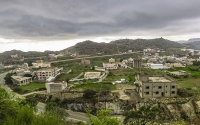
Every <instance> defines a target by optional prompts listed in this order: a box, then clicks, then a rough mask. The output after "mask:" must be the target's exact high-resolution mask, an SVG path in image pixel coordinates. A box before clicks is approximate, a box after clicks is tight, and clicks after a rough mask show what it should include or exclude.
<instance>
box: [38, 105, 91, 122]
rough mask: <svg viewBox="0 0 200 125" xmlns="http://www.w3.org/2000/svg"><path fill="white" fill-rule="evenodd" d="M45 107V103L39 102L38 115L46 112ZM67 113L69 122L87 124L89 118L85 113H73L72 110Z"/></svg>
mask: <svg viewBox="0 0 200 125" xmlns="http://www.w3.org/2000/svg"><path fill="white" fill-rule="evenodd" d="M45 106H46V104H45V103H41V102H39V103H38V105H37V108H38V113H40V112H44V111H45ZM66 111H67V113H68V114H69V117H67V119H69V120H73V121H83V122H87V121H88V118H87V116H86V114H85V113H81V112H74V111H71V110H66Z"/></svg>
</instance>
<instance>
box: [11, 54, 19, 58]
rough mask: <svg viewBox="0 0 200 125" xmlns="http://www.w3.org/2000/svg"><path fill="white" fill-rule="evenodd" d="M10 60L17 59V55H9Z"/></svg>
mask: <svg viewBox="0 0 200 125" xmlns="http://www.w3.org/2000/svg"><path fill="white" fill-rule="evenodd" d="M10 57H11V58H18V55H17V54H15V55H10Z"/></svg>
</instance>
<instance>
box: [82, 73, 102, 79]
mask: <svg viewBox="0 0 200 125" xmlns="http://www.w3.org/2000/svg"><path fill="white" fill-rule="evenodd" d="M100 76H101V72H85V75H84V78H100Z"/></svg>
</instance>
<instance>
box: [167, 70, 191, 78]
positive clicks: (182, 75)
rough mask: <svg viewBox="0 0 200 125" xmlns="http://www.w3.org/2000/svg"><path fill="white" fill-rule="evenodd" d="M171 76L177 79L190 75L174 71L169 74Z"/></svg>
mask: <svg viewBox="0 0 200 125" xmlns="http://www.w3.org/2000/svg"><path fill="white" fill-rule="evenodd" d="M169 74H170V75H172V76H175V77H188V76H189V74H188V73H187V72H186V71H182V70H180V71H174V72H169Z"/></svg>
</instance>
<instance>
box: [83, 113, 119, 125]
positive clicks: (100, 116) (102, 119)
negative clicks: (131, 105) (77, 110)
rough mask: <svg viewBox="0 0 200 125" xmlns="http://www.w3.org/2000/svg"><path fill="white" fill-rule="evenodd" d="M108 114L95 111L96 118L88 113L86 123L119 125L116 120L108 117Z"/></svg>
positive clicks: (91, 124)
mask: <svg viewBox="0 0 200 125" xmlns="http://www.w3.org/2000/svg"><path fill="white" fill-rule="evenodd" d="M110 112H111V111H110V110H99V111H97V117H94V116H92V115H91V114H90V112H89V111H88V112H87V116H88V118H89V120H88V123H89V124H90V125H119V121H118V119H117V118H111V117H110Z"/></svg>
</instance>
